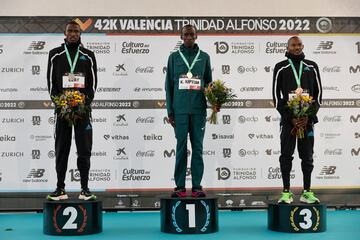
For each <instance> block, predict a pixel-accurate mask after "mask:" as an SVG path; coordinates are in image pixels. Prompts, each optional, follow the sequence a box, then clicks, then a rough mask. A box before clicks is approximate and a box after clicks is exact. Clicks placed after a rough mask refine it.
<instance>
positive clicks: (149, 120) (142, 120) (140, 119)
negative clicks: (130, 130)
mask: <svg viewBox="0 0 360 240" xmlns="http://www.w3.org/2000/svg"><path fill="white" fill-rule="evenodd" d="M154 122H155V117H138V118H137V119H136V123H154Z"/></svg>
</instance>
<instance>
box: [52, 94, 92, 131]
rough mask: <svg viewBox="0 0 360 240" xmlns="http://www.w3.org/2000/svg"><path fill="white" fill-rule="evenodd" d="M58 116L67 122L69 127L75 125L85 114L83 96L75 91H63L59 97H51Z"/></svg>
mask: <svg viewBox="0 0 360 240" xmlns="http://www.w3.org/2000/svg"><path fill="white" fill-rule="evenodd" d="M52 100H53V101H54V103H55V105H56V108H57V109H59V112H60V113H59V116H60V117H61V118H64V119H66V120H68V121H69V126H72V125H74V124H75V121H76V120H77V119H82V118H83V116H84V115H85V114H86V111H87V107H86V106H85V95H84V94H83V93H81V92H79V91H77V90H65V91H64V93H62V94H61V95H60V96H56V97H52Z"/></svg>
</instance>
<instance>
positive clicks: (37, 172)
mask: <svg viewBox="0 0 360 240" xmlns="http://www.w3.org/2000/svg"><path fill="white" fill-rule="evenodd" d="M44 173H45V169H42V168H39V169H35V168H33V169H31V171H30V173H29V174H28V176H27V178H41V177H43V176H44Z"/></svg>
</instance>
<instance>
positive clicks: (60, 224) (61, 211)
mask: <svg viewBox="0 0 360 240" xmlns="http://www.w3.org/2000/svg"><path fill="white" fill-rule="evenodd" d="M101 231H102V202H101V201H82V200H65V201H45V202H44V228H43V232H44V233H45V234H49V235H72V236H74V235H86V234H94V233H100V232H101Z"/></svg>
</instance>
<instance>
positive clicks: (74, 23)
mask: <svg viewBox="0 0 360 240" xmlns="http://www.w3.org/2000/svg"><path fill="white" fill-rule="evenodd" d="M68 25H78V26H79V27H80V24H78V23H77V22H75V21H74V20H71V21H70V22H68V23H67V24H66V25H65V29H66V27H67V26H68ZM80 29H81V27H80Z"/></svg>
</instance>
